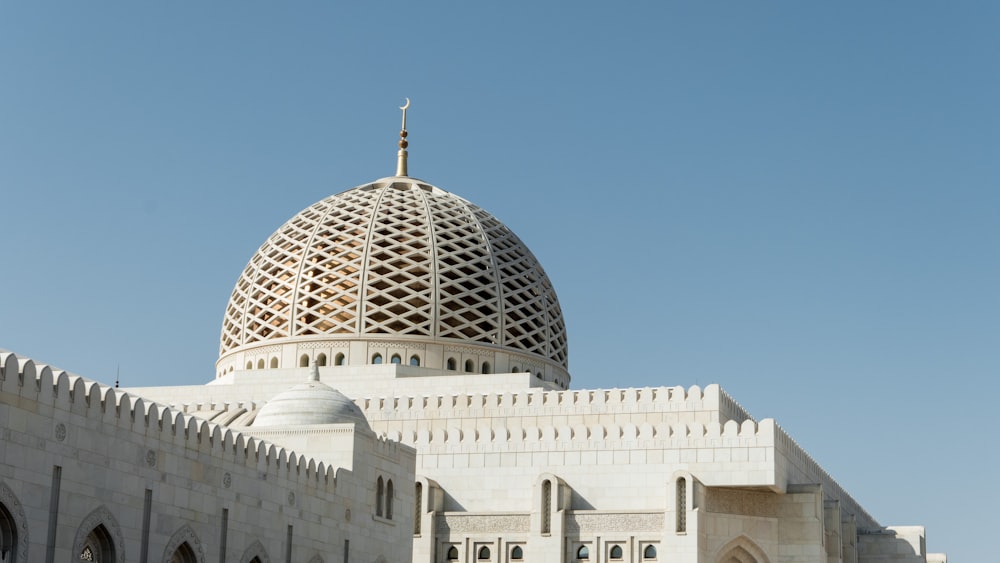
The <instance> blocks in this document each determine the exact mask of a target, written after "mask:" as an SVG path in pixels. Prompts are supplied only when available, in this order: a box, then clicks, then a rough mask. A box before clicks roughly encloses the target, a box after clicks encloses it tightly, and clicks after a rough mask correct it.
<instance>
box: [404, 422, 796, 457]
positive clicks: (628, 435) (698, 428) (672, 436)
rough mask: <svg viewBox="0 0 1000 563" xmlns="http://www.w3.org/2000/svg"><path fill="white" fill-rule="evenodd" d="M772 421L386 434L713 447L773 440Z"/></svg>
mask: <svg viewBox="0 0 1000 563" xmlns="http://www.w3.org/2000/svg"><path fill="white" fill-rule="evenodd" d="M775 427H776V425H775V424H774V421H773V420H772V419H764V420H762V421H760V422H759V423H757V422H754V421H752V420H745V421H743V423H742V424H738V423H737V422H736V421H734V420H730V421H727V422H725V423H722V424H720V423H709V424H701V423H690V424H687V423H677V424H666V423H663V424H656V425H653V424H648V423H644V424H641V425H638V426H637V425H635V424H621V425H619V424H592V425H582V424H581V425H574V426H571V425H563V426H523V427H518V426H512V427H505V428H493V427H488V426H482V427H480V428H476V429H474V430H463V429H461V428H457V427H451V428H436V429H433V430H430V429H426V428H421V429H418V430H412V431H409V430H407V431H400V430H392V431H390V432H388V438H389V439H390V440H394V441H397V442H401V443H403V444H409V445H416V446H421V447H427V446H431V447H433V446H438V445H440V446H454V447H456V448H457V449H462V450H467V449H474V450H475V451H483V446H486V447H487V448H488V449H499V450H520V449H531V450H538V449H553V450H555V449H563V450H571V449H579V448H581V447H584V446H586V447H593V446H595V445H596V443H597V442H601V443H602V446H603V447H604V448H609V447H610V448H611V449H614V446H615V444H618V445H619V446H620V447H622V448H630V447H640V446H641V447H654V446H656V445H660V446H662V447H669V448H685V447H694V448H712V447H723V448H724V447H748V446H756V447H760V446H773V445H774V430H775Z"/></svg>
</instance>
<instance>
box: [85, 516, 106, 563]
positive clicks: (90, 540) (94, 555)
mask: <svg viewBox="0 0 1000 563" xmlns="http://www.w3.org/2000/svg"><path fill="white" fill-rule="evenodd" d="M79 553H80V556H79V560H80V561H93V562H94V563H111V562H113V561H115V542H114V540H113V539H111V533H110V532H108V529H107V528H105V527H104V524H98V525H97V526H96V527H95V528H93V529H92V530H90V533H89V534H87V537H86V539H85V540H84V542H83V547H82V548H81V549H80V552H79Z"/></svg>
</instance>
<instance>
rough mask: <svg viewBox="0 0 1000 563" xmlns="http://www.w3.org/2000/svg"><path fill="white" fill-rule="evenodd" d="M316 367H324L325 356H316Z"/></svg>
mask: <svg viewBox="0 0 1000 563" xmlns="http://www.w3.org/2000/svg"><path fill="white" fill-rule="evenodd" d="M316 365H317V366H320V367H323V366H325V365H326V354H320V355H318V356H316Z"/></svg>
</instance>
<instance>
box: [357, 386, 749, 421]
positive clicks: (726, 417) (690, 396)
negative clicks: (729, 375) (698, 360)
mask: <svg viewBox="0 0 1000 563" xmlns="http://www.w3.org/2000/svg"><path fill="white" fill-rule="evenodd" d="M355 402H356V403H357V404H358V406H359V407H361V410H362V411H363V412H364V413H365V417H367V418H368V420H369V421H370V422H376V421H381V420H410V419H428V418H435V419H452V420H453V419H456V418H493V417H505V416H538V415H555V416H558V415H578V414H586V415H599V414H631V413H635V414H640V413H650V412H662V413H694V412H710V413H714V418H713V419H714V420H716V421H718V422H720V423H722V422H727V421H736V422H743V421H744V420H753V417H751V416H750V414H749V413H748V412H747V411H746V410H745V409H743V407H741V406H740V405H739V404H738V403H737V402H736V401H734V400H733V399H732V397H730V396H729V395H728V394H727V393H726V392H725V391H723V390H722V389H721V388H720V387H719V386H718V385H717V384H711V385H708V386H707V387H705V389H704V390H702V388H701V387H699V386H697V385H693V386H691V387H690V388H688V389H687V390H685V389H684V388H683V387H681V386H675V387H643V388H626V389H573V390H565V391H546V390H543V389H531V390H525V391H521V392H517V393H510V392H507V393H487V394H454V395H428V396H423V397H412V396H411V397H388V398H387V397H378V398H364V399H358V400H356V401H355Z"/></svg>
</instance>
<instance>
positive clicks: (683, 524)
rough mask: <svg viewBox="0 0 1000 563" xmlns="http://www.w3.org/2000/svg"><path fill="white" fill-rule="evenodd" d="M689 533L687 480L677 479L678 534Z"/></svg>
mask: <svg viewBox="0 0 1000 563" xmlns="http://www.w3.org/2000/svg"><path fill="white" fill-rule="evenodd" d="M685 532H687V479H685V478H684V477H681V478H679V479H677V533H678V534H683V533H685Z"/></svg>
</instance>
